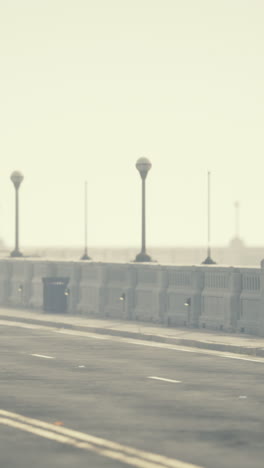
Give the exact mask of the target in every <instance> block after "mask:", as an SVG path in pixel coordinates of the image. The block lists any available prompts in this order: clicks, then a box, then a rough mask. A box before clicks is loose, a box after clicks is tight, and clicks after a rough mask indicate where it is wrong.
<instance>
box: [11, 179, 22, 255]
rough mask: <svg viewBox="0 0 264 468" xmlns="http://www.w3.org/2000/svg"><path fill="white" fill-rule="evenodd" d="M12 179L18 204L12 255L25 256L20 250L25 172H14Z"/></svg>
mask: <svg viewBox="0 0 264 468" xmlns="http://www.w3.org/2000/svg"><path fill="white" fill-rule="evenodd" d="M10 179H11V180H12V182H13V184H14V187H15V196H16V206H15V248H14V250H13V251H12V252H11V254H10V256H11V257H23V254H22V253H21V252H20V250H19V187H20V184H21V182H22V181H23V179H24V176H23V174H21V172H19V171H14V172H12V174H11V176H10Z"/></svg>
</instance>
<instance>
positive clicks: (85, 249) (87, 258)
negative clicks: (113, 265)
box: [81, 181, 91, 260]
mask: <svg viewBox="0 0 264 468" xmlns="http://www.w3.org/2000/svg"><path fill="white" fill-rule="evenodd" d="M81 260H91V257H89V255H88V247H87V181H85V183H84V252H83V256H82V257H81Z"/></svg>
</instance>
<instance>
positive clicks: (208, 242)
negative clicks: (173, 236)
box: [202, 172, 215, 265]
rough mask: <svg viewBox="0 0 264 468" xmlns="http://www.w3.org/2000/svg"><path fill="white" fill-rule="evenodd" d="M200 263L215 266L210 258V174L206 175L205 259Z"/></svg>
mask: <svg viewBox="0 0 264 468" xmlns="http://www.w3.org/2000/svg"><path fill="white" fill-rule="evenodd" d="M202 263H203V264H205V265H212V264H215V262H214V260H212V258H211V172H208V173H207V257H206V259H205V260H204V261H203V262H202Z"/></svg>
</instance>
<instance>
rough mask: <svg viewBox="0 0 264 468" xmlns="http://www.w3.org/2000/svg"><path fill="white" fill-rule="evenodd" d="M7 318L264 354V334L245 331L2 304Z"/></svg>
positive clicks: (1, 314)
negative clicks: (100, 316) (96, 317)
mask: <svg viewBox="0 0 264 468" xmlns="http://www.w3.org/2000/svg"><path fill="white" fill-rule="evenodd" d="M4 321H12V322H23V323H30V324H36V325H44V326H48V327H55V328H68V329H72V330H78V331H87V332H90V333H100V334H104V335H113V336H122V337H126V338H127V337H129V338H134V339H137V340H152V341H156V342H160V343H169V344H175V345H181V346H189V347H196V348H202V349H212V350H216V351H224V352H227V353H237V354H247V355H251V356H260V357H264V337H255V336H251V335H244V334H243V335H241V334H233V333H230V334H226V333H224V332H218V331H214V330H201V329H190V328H168V327H165V326H162V325H158V324H157V325H154V324H153V323H146V322H132V321H124V320H122V321H120V320H110V319H109V320H105V319H95V318H89V317H87V316H80V315H58V314H46V313H44V312H42V311H39V310H37V311H32V309H31V310H28V309H9V308H0V325H1V323H4Z"/></svg>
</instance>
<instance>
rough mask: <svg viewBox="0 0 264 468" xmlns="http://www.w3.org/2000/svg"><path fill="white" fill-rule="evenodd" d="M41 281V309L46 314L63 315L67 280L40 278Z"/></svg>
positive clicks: (66, 297)
mask: <svg viewBox="0 0 264 468" xmlns="http://www.w3.org/2000/svg"><path fill="white" fill-rule="evenodd" d="M42 281H43V309H44V310H45V311H46V312H53V313H57V314H65V313H66V312H67V302H68V295H69V290H68V287H67V285H68V283H69V278H59V277H57V278H55V277H46V278H42Z"/></svg>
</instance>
